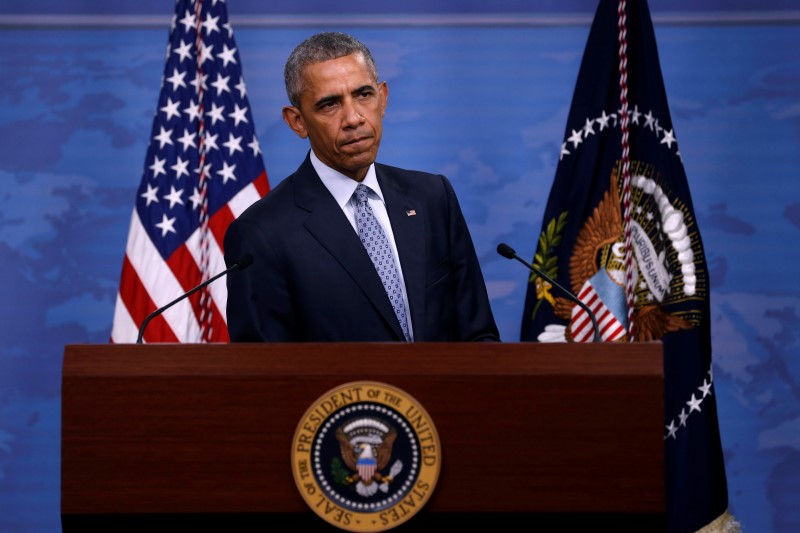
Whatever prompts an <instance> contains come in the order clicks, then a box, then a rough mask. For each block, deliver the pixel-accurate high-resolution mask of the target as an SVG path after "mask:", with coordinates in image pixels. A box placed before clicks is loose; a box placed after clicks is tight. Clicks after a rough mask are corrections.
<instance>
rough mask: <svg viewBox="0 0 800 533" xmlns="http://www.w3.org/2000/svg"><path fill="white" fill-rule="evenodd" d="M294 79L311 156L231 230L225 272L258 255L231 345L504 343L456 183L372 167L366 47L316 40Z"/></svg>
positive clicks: (300, 52)
mask: <svg viewBox="0 0 800 533" xmlns="http://www.w3.org/2000/svg"><path fill="white" fill-rule="evenodd" d="M284 77H285V81H286V91H287V94H288V96H289V100H290V102H291V105H289V106H286V107H284V109H283V118H284V120H285V121H286V123H287V124H288V125H289V127H290V128H291V129H292V130H293V131H294V132H295V133H296V134H297V135H299V136H300V137H302V138H308V139H309V141H310V144H311V150H310V151H309V153H308V156H307V157H306V159H305V161H304V162H303V163H302V164H301V165H300V168H298V169H297V171H296V172H295V173H294V174H292V175H291V176H289V177H288V178H286V179H285V180H284V181H282V182H281V183H280V184H279V185H278V186H277V187H275V188H274V189H273V190H271V191H270V192H269V193H268V194H267V195H266V196H265V197H264V198H262V199H261V200H259V201H257V202H256V203H255V204H253V205H252V206H251V207H250V208H248V209H247V210H246V211H245V212H244V213H242V215H241V216H239V217H238V218H237V219H236V220H235V221H234V222H233V223H231V224H230V226H229V228H228V231H227V233H226V235H225V243H224V247H225V258H226V262H227V264H228V265H231V264H233V263H234V262H235V261H237V260H239V259H240V258H242V257H244V256H245V255H247V254H252V256H253V259H254V261H253V264H252V265H251V266H249V267H248V268H246V269H243V270H240V271H234V272H232V273H231V274H230V275H229V276H228V282H227V283H228V306H227V318H228V330H229V332H230V337H231V340H232V341H234V342H256V341H275V342H296V341H404V340H408V341H484V340H488V341H498V340H499V335H498V331H497V326H496V324H495V321H494V317H493V315H492V310H491V307H490V305H489V298H488V295H487V292H486V286H485V282H484V279H483V274H482V273H481V270H480V265H479V263H478V258H477V255H476V253H475V249H474V247H473V244H472V238H471V237H470V234H469V230H468V229H467V225H466V222H465V220H464V217H463V215H462V213H461V209H460V207H459V204H458V200H457V198H456V194H455V192H454V191H453V188H452V186H451V185H450V182H449V181H448V180H447V178H445V177H444V176H441V175H434V174H428V173H424V172H417V171H410V170H403V169H399V168H395V167H390V166H386V165H382V164H378V163H375V158H376V156H377V153H378V148H379V146H380V141H381V133H382V119H383V115H384V113H385V111H386V103H387V97H388V87H387V85H386V82H385V81H383V82H378V73H377V68H376V66H375V62H374V60H373V58H372V55H371V54H370V52H369V50H368V49H367V48H366V47H365V46H364V45H363V44H362V43H361V42H359V41H358V40H356V39H354V38H353V37H351V36H349V35H346V34H343V33H338V32H325V33H320V34H317V35H314V36H312V37H310V38H309V39H307V40H305V41H304V42H303V43H301V44H300V45H299V46H298V47H297V48H295V50H294V51H293V52H292V54H291V55H290V56H289V59H288V61H287V63H286V67H285V70H284ZM361 184H363V185H365V186H366V188H363V187H362V185H361Z"/></svg>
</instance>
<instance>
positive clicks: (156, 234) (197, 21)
mask: <svg viewBox="0 0 800 533" xmlns="http://www.w3.org/2000/svg"><path fill="white" fill-rule="evenodd" d="M161 83H162V85H161V92H160V95H159V99H158V105H157V108H156V112H155V117H154V119H153V128H152V132H151V134H150V141H149V146H148V149H147V155H146V157H145V162H144V170H143V173H142V178H141V184H140V185H139V190H138V192H137V194H136V202H135V205H134V209H133V215H132V217H131V223H130V230H129V232H128V241H127V246H126V249H125V258H124V260H123V264H122V275H121V278H120V286H119V292H118V294H117V302H116V308H115V312H114V321H113V326H112V332H111V342H114V343H125V342H134V341H135V340H136V339H137V336H138V331H139V328H140V326H141V324H142V322H143V321H144V320H145V318H146V317H147V316H148V315H149V314H150V313H151V312H153V311H155V310H156V309H158V308H159V307H161V306H164V305H166V304H168V303H169V302H171V301H172V300H174V299H176V298H178V297H179V296H180V295H181V294H183V293H184V292H187V291H189V290H190V289H192V288H193V287H195V286H197V285H199V284H200V283H201V282H203V281H205V280H207V279H209V278H210V277H212V276H214V275H215V274H216V273H218V272H221V271H223V270H224V269H225V261H224V259H223V249H222V243H223V237H224V235H225V231H226V229H227V227H228V224H230V222H231V221H232V220H233V219H234V218H235V217H237V216H238V215H239V214H240V213H241V212H242V211H243V210H244V209H246V208H247V207H248V206H249V205H250V204H252V203H253V202H254V201H256V200H257V199H259V198H260V197H261V196H263V195H265V194H266V193H267V192H268V191H269V182H268V180H267V174H266V171H265V169H264V162H263V159H262V156H261V148H260V146H259V143H258V138H257V137H256V134H255V128H254V124H253V115H252V112H251V109H250V104H249V103H248V99H247V91H246V89H245V83H244V77H243V76H242V64H241V60H240V57H239V51H238V50H237V47H236V41H235V40H234V38H233V28H232V27H231V25H230V23H229V22H228V14H227V7H226V4H225V3H224V1H218V0H195V1H192V0H178V1H177V2H176V7H175V16H174V17H173V19H172V24H171V26H170V33H169V43H168V46H167V56H166V66H165V68H164V75H163V78H162V82H161ZM226 301H227V289H226V286H225V282H224V280H223V281H222V282H217V283H212V284H210V285H209V286H208V287H207V288H206V289H204V290H202V291H199V292H196V293H195V294H194V295H193V296H191V297H189V298H187V299H184V300H183V301H181V302H180V303H178V304H176V305H174V306H172V307H170V308H169V309H168V310H167V311H166V312H164V313H163V314H162V315H159V316H158V317H156V318H154V319H153V320H152V321H151V322H150V323H149V324H148V325H147V328H146V330H145V332H144V338H143V340H144V341H145V342H226V341H228V340H229V337H228V330H227V321H226V316H225V306H226Z"/></svg>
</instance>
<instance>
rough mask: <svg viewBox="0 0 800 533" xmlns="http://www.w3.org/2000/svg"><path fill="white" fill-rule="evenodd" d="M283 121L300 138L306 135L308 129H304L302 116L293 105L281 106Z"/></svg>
mask: <svg viewBox="0 0 800 533" xmlns="http://www.w3.org/2000/svg"><path fill="white" fill-rule="evenodd" d="M283 121H284V122H286V124H287V125H288V126H289V127H290V128H292V131H293V132H295V133H296V134H297V135H298V136H299V137H300V138H301V139H305V138H306V137H308V131H306V125H305V122H303V116H302V115H301V114H300V110H299V109H298V108H296V107H295V106H293V105H287V106H284V107H283Z"/></svg>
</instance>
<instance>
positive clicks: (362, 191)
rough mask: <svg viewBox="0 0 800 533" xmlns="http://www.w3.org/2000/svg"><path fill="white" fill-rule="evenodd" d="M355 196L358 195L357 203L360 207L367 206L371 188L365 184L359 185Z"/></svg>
mask: <svg viewBox="0 0 800 533" xmlns="http://www.w3.org/2000/svg"><path fill="white" fill-rule="evenodd" d="M354 194H355V195H356V202H358V203H359V205H365V204H366V203H367V198H368V197H369V187H367V186H366V185H364V184H363V183H359V184H358V186H357V187H356V192H355V193H354Z"/></svg>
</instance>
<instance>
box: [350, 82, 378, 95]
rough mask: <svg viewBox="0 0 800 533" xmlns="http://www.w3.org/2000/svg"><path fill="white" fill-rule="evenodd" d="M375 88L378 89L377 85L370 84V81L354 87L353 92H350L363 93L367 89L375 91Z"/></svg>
mask: <svg viewBox="0 0 800 533" xmlns="http://www.w3.org/2000/svg"><path fill="white" fill-rule="evenodd" d="M375 90H376V89H375V86H374V85H370V84H369V83H368V84H366V85H362V86H361V87H358V88H356V89H353V92H352V93H350V94H361V93H363V92H365V91H372V92H375Z"/></svg>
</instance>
